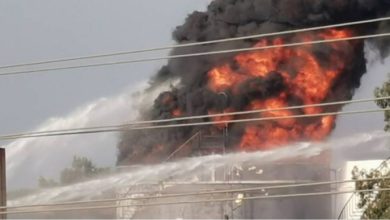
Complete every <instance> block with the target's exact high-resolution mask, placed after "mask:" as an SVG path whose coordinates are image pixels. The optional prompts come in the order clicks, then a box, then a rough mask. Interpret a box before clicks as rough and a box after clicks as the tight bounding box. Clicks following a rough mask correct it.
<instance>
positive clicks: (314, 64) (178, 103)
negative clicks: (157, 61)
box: [117, 0, 390, 218]
mask: <svg viewBox="0 0 390 220" xmlns="http://www.w3.org/2000/svg"><path fill="white" fill-rule="evenodd" d="M389 9H390V1H388V0H376V1H372V0H334V1H329V0H214V1H212V2H211V3H210V5H209V6H208V8H207V11H205V12H198V11H196V12H194V13H192V14H190V15H189V16H188V17H187V19H186V20H185V23H184V24H183V25H181V26H178V27H177V28H176V30H175V31H174V32H173V38H174V40H175V41H176V42H177V43H178V44H185V43H193V42H204V41H214V40H218V39H225V38H237V37H243V38H241V39H240V40H234V41H218V42H214V43H211V44H203V45H198V46H190V47H177V48H175V49H174V50H172V52H171V55H181V54H202V53H207V52H215V51H229V50H235V49H240V50H241V51H240V52H229V53H211V54H207V55H197V56H189V57H186V58H180V59H171V60H169V61H168V63H167V65H165V66H164V67H162V68H161V70H160V71H159V72H158V73H157V74H156V75H155V76H154V77H153V78H152V79H151V80H150V88H149V89H153V88H154V87H156V86H158V85H159V84H161V83H164V82H169V81H172V80H178V81H179V83H178V84H177V85H174V86H172V88H171V89H170V90H168V91H165V92H162V93H161V94H160V95H159V96H158V97H156V99H155V101H154V104H153V106H152V107H151V108H150V109H143V114H142V118H140V120H159V119H172V118H181V117H186V116H198V115H214V114H218V113H231V112H241V111H251V110H259V109H262V110H264V111H262V112H257V113H253V114H239V115H225V116H220V117H210V118H195V119H188V120H181V121H174V122H166V123H165V124H181V123H198V122H213V123H210V124H207V123H206V124H205V125H202V126H183V127H178V128H175V127H172V128H165V129H153V130H138V131H126V132H123V133H122V135H121V141H120V143H119V144H118V151H119V153H118V160H117V163H118V165H121V166H123V165H135V164H152V163H161V162H163V161H165V160H166V159H167V158H170V159H175V158H180V157H188V156H197V155H204V154H211V153H215V154H220V153H226V152H227V153H229V152H237V151H266V150H269V149H273V148H277V147H281V146H284V145H286V144H288V143H292V142H298V141H321V140H324V139H325V138H327V137H328V136H329V134H330V133H331V132H332V130H333V129H334V127H335V126H336V124H335V122H336V115H323V116H316V117H300V116H305V115H306V116H310V115H316V114H321V113H330V112H337V111H339V110H341V108H342V107H343V106H342V105H332V106H322V107H321V106H313V105H316V104H320V103H325V102H336V101H344V100H350V99H351V98H352V96H353V93H354V91H355V90H356V89H357V88H359V86H360V79H361V77H362V75H363V74H365V73H366V59H365V48H368V46H367V45H369V46H371V48H376V49H377V50H378V51H380V54H381V56H382V57H385V56H387V53H388V42H387V41H388V39H386V38H377V39H363V38H355V37H359V36H363V35H371V34H377V33H382V32H383V31H386V30H388V29H389V23H388V22H384V21H383V22H371V23H365V24H359V25H350V26H343V27H337V28H326V29H322V30H315V31H305V32H294V33H290V34H283V35H275V36H274V35H273V36H268V37H261V38H245V36H248V35H254V34H265V33H273V32H281V31H289V30H295V29H303V28H309V27H315V26H324V25H333V24H340V23H345V22H353V21H360V20H365V19H375V18H378V17H384V16H387V15H388V14H389ZM346 38H349V40H344V39H346ZM354 38H355V39H354ZM299 105H305V106H306V107H304V108H289V107H291V106H299ZM286 108H287V109H286ZM267 109H282V110H272V111H267ZM290 116H298V117H290ZM272 117H273V118H275V117H276V118H278V119H277V120H258V121H253V122H246V123H224V122H225V121H232V120H241V119H251V118H272ZM160 125H161V124H160ZM199 133H200V134H201V135H199V136H201V138H198V139H197V138H194V139H197V141H194V140H193V138H192V137H194V136H196V135H197V134H199ZM187 140H190V141H187ZM183 143H186V147H183V148H182V149H181V148H180V147H181V146H182V145H183ZM172 153H175V155H174V158H172ZM330 154H331V153H329V152H327V153H325V154H323V155H321V156H320V157H319V158H317V159H316V160H308V161H302V160H300V159H298V160H294V161H281V162H280V163H275V164H269V165H266V166H265V167H264V166H263V167H261V169H262V170H263V172H264V173H263V174H262V175H255V174H253V172H254V173H256V172H260V171H259V170H258V169H257V168H254V169H253V170H251V169H250V167H258V166H257V165H256V164H251V165H250V166H249V165H248V166H244V165H243V166H244V167H243V172H242V174H240V178H239V179H236V180H234V179H232V175H233V174H232V172H233V171H232V170H231V168H226V169H224V171H218V170H217V171H215V170H214V171H213V172H214V174H213V175H211V176H210V178H209V179H204V180H199V183H198V184H195V183H194V185H192V186H191V188H192V189H203V190H205V189H207V188H209V189H210V186H211V188H213V189H218V188H219V187H220V186H231V187H233V188H234V187H242V186H243V185H245V184H246V185H248V184H249V182H250V184H254V185H260V186H263V185H264V186H269V185H272V184H276V182H278V183H279V184H281V183H283V182H284V183H289V182H307V181H321V180H329V178H330V174H329V173H330V171H329V165H330V164H329V160H330ZM297 161H299V163H297ZM319 161H321V162H319ZM227 170H228V171H227ZM218 175H219V176H220V177H218ZM227 177H229V178H227ZM228 180H230V182H229V181H228ZM275 180H278V181H276V182H275ZM245 181H247V182H246V183H245ZM184 188H187V187H186V186H183V185H179V184H176V185H175V187H165V188H164V189H161V190H157V191H158V193H167V192H173V191H174V192H176V191H180V190H183V189H184ZM322 189H323V191H326V190H324V188H322ZM306 190H307V189H306ZM311 190H312V191H313V189H311ZM316 190H318V188H316ZM328 191H329V189H328ZM281 192H283V191H279V193H281ZM301 192H303V191H302V190H297V191H291V193H301ZM256 193H257V194H256ZM256 193H254V194H251V195H243V196H244V197H247V196H257V195H258V194H262V195H263V194H264V192H256ZM231 196H237V195H231ZM237 204H239V203H236V205H237ZM330 204H331V203H330V201H329V198H328V197H322V198H319V197H317V198H294V199H293V198H289V199H287V198H286V199H275V200H267V201H265V200H258V201H257V200H253V201H243V203H242V205H240V208H239V209H236V212H235V213H236V214H234V213H233V214H232V211H229V213H230V214H229V213H226V209H224V208H223V207H224V206H228V205H231V204H222V205H221V204H219V205H217V206H211V205H205V204H201V205H199V206H197V205H188V204H187V205H186V204H182V205H176V206H171V208H167V207H165V206H161V207H164V208H154V209H153V208H151V209H148V210H147V211H144V212H142V211H138V212H135V216H136V217H139V218H152V217H161V218H174V217H175V218H176V217H183V218H201V217H203V218H213V217H215V218H219V217H221V216H226V217H227V218H232V217H236V218H330V217H332V216H330V215H329V213H330V211H329V210H330ZM233 206H234V203H233ZM233 206H231V209H230V210H235V208H234V207H233ZM232 207H233V208H232ZM204 209H208V210H209V209H212V211H207V213H214V214H215V213H217V214H216V215H205V216H200V215H199V214H200V213H202V212H203V211H202V210H204ZM164 210H165V211H164ZM217 210H220V211H217ZM221 210H222V211H221ZM281 210H282V211H281ZM137 213H138V214H137ZM146 213H147V214H148V215H147V214H146ZM180 213H185V214H183V215H180ZM191 213H192V214H191ZM237 213H240V214H237ZM133 214H134V213H133Z"/></svg>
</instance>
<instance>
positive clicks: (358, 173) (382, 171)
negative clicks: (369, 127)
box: [352, 80, 390, 219]
mask: <svg viewBox="0 0 390 220" xmlns="http://www.w3.org/2000/svg"><path fill="white" fill-rule="evenodd" d="M374 93H375V97H377V98H382V97H389V96H390V80H388V81H386V82H384V83H383V85H382V87H380V88H379V87H378V88H376V89H375V91H374ZM376 104H377V105H378V106H379V107H380V108H382V109H387V108H390V99H383V100H378V101H376ZM384 116H385V123H386V125H385V128H384V130H385V131H388V132H390V111H385V112H384ZM352 175H353V178H354V179H356V180H359V179H373V178H375V179H376V178H382V177H386V178H388V177H390V171H389V169H388V161H385V162H384V163H383V164H382V166H381V167H380V168H378V169H375V170H371V171H370V172H366V171H365V170H359V169H358V168H357V167H355V168H354V170H353V172H352ZM385 188H390V179H378V180H370V181H363V180H362V181H357V182H356V189H357V190H367V189H369V190H372V189H385ZM359 197H360V202H359V204H358V206H359V208H361V209H363V210H364V212H363V215H362V216H361V218H362V219H390V192H389V191H371V192H360V193H359Z"/></svg>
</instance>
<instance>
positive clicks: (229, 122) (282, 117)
mask: <svg viewBox="0 0 390 220" xmlns="http://www.w3.org/2000/svg"><path fill="white" fill-rule="evenodd" d="M389 110H390V108H385V109H365V110H359V111H344V112H342V111H339V112H327V113H318V114H303V115H290V116H277V117H264V118H261V117H260V118H249V119H235V120H221V121H208V122H197V123H183V124H168V125H150V126H138V127H137V126H134V127H131V126H129V127H118V128H104V129H91V130H85V131H71V132H57V133H55V132H53V133H47V134H37V135H23V134H21V135H15V136H0V140H3V141H4V140H15V139H24V138H38V137H52V136H65V135H76V134H77V135H81V134H96V133H107V132H120V131H132V130H150V129H161V128H180V127H194V126H204V125H216V124H225V125H226V124H235V123H246V122H261V121H269V120H284V119H291V118H294V119H299V118H314V117H322V116H335V115H353V114H365V113H375V112H385V111H389Z"/></svg>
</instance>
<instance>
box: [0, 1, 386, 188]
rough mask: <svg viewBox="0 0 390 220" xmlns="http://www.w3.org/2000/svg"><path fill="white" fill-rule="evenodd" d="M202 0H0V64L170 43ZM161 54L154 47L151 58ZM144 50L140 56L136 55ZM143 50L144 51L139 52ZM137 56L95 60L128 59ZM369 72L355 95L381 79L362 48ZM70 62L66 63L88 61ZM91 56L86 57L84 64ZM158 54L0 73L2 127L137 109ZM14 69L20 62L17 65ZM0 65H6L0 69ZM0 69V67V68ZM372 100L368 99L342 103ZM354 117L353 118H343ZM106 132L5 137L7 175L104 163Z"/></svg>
mask: <svg viewBox="0 0 390 220" xmlns="http://www.w3.org/2000/svg"><path fill="white" fill-rule="evenodd" d="M209 2H210V0H196V1H194V0H164V1H156V0H132V1H128V0H116V1H107V0H84V1H79V0H67V1H59V0H36V1H29V0H17V1H15V0H2V1H0V27H1V28H2V31H1V34H0V66H3V65H12V64H18V63H28V62H34V61H41V60H52V59H59V58H68V57H78V56H86V55H95V54H105V53H112V52H120V51H131V50H137V49H143V48H152V47H159V46H163V45H171V44H173V41H172V39H171V33H172V31H173V30H174V28H175V27H176V26H177V25H180V24H182V23H183V21H184V19H185V17H186V15H187V14H189V13H190V12H192V11H194V10H205V8H206V6H207V4H208V3H209ZM162 54H166V52H163V53H156V54H153V56H159V55H162ZM144 56H145V55H144ZM146 56H147V55H146ZM136 57H138V58H139V55H137V56H122V57H115V58H111V59H107V58H105V59H97V60H94V61H91V62H92V63H93V62H100V61H113V60H118V59H119V60H122V59H123V60H126V59H132V58H136ZM367 57H368V59H369V61H370V62H369V71H368V73H367V74H366V75H365V76H364V77H363V79H362V87H361V88H360V89H358V90H357V92H356V95H355V97H354V98H370V97H372V94H373V92H372V91H373V89H374V88H375V87H376V86H379V85H380V84H381V83H382V82H383V81H384V80H385V79H386V77H387V69H388V66H389V65H390V62H389V61H388V60H384V61H380V60H377V59H375V58H376V56H375V53H374V52H372V51H367ZM86 63H87V62H85V61H83V62H70V63H69V64H86ZM88 63H89V62H88ZM163 64H164V61H158V62H149V63H138V64H127V65H116V66H107V67H96V68H83V69H73V70H61V71H48V72H41V73H35V74H29V75H17V76H1V78H0V100H1V108H0V122H1V123H0V134H8V133H14V132H21V131H27V130H37V129H38V130H44V129H58V128H70V127H79V126H80V127H82V126H93V125H102V124H116V123H121V122H123V121H128V120H131V119H132V118H134V117H135V116H136V112H135V111H134V108H135V107H136V106H137V103H139V101H140V99H145V98H147V99H152V98H153V97H141V98H140V97H134V96H132V94H133V93H134V92H136V91H140V90H142V88H143V87H142V85H144V84H145V82H147V80H148V79H149V77H150V76H152V75H153V74H154V73H155V72H156V71H157V70H158V69H159V68H160V67H161V65H163ZM21 70H22V69H21ZM2 71H4V70H2ZM0 72H1V70H0ZM358 107H361V108H374V107H375V105H374V104H373V103H370V104H366V105H350V106H347V107H345V110H356V108H358ZM352 117H353V116H344V117H340V118H339V119H338V123H337V127H336V129H335V131H334V133H333V136H335V137H340V136H345V135H349V134H353V133H358V132H367V131H373V130H380V129H382V127H383V126H384V124H383V115H382V114H381V113H376V114H370V115H361V116H359V120H356V118H352ZM351 125H353V126H351ZM116 140H117V139H116V136H115V135H112V134H104V135H86V136H79V137H61V138H58V139H54V138H46V139H41V140H22V141H16V142H12V143H10V142H3V143H0V145H4V146H5V147H6V149H7V155H8V156H7V160H8V161H7V166H8V167H11V168H7V171H8V174H7V175H8V176H7V178H8V182H9V185H10V187H11V188H17V187H22V186H26V185H28V184H27V182H28V183H31V182H35V179H36V177H37V176H39V175H43V176H46V175H47V176H55V175H56V173H58V170H59V169H62V168H64V167H65V166H67V165H69V163H70V161H71V159H72V156H73V155H75V154H77V155H84V156H88V157H90V158H92V160H93V161H95V162H96V163H98V164H99V165H104V166H112V165H113V164H114V163H115V157H116V150H115V144H116Z"/></svg>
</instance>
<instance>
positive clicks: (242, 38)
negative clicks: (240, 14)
mask: <svg viewBox="0 0 390 220" xmlns="http://www.w3.org/2000/svg"><path fill="white" fill-rule="evenodd" d="M387 20H390V17H382V18H376V19H369V20H363V21H354V22H346V23H340V24H333V25H325V26H317V27H311V28H302V29H295V30H288V31H281V32H272V33H266V34H255V35H249V36H243V37H235V38H225V39H219V40H211V41H203V42H194V43H186V44H178V45H169V46H162V47H156V48H148V49H141V50H133V51H123V52H116V53H107V54H98V55H90V56H79V57H72V58H63V59H54V60H46V61H38V62H30V63H21V64H12V65H6V66H0V69H6V68H15V67H24V66H34V65H42V64H51V63H58V62H67V61H77V60H86V59H95V58H103V57H112V56H120V55H129V54H137V53H144V52H152V51H160V50H168V49H175V48H183V47H193V46H203V45H208V44H215V43H226V42H232V41H239V40H248V39H254V38H263V37H271V36H280V35H287V34H294V33H302V32H308V31H317V30H323V29H330V28H338V27H345V26H353V25H359V24H367V23H374V22H380V21H387Z"/></svg>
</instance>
